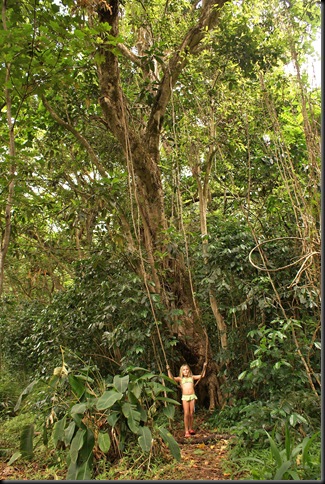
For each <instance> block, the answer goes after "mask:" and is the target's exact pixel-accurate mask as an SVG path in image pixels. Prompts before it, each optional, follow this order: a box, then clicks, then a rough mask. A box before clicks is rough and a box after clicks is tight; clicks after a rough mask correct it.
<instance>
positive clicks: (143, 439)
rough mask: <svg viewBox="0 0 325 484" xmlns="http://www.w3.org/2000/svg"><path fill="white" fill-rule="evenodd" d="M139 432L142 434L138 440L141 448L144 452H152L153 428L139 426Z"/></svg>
mask: <svg viewBox="0 0 325 484" xmlns="http://www.w3.org/2000/svg"><path fill="white" fill-rule="evenodd" d="M138 433H139V434H140V437H139V438H138V442H139V444H140V447H141V449H142V450H143V452H150V449H151V444H152V434H151V430H150V429H149V428H148V427H139V430H138Z"/></svg>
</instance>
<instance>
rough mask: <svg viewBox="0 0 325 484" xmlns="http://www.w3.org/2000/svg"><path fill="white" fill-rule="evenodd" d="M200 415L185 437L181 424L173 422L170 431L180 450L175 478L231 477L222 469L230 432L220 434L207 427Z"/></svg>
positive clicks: (231, 436) (230, 438)
mask: <svg viewBox="0 0 325 484" xmlns="http://www.w3.org/2000/svg"><path fill="white" fill-rule="evenodd" d="M205 417H206V415H204V414H198V415H196V416H195V428H196V434H195V435H193V436H192V437H190V438H185V436H184V429H183V423H177V424H176V425H175V427H174V429H173V430H172V434H173V436H174V438H175V439H176V441H177V442H178V444H179V446H180V449H181V457H182V458H181V461H180V462H179V463H177V470H175V472H176V473H177V476H176V475H175V476H174V477H173V479H176V480H209V481H226V480H231V479H232V477H231V474H230V473H228V472H227V471H226V470H223V465H222V461H223V459H225V457H226V454H227V449H228V447H229V442H230V441H231V440H232V439H233V438H234V436H233V435H229V434H220V433H218V431H217V429H213V431H211V430H208V429H207V427H206V425H205V420H204V419H205Z"/></svg>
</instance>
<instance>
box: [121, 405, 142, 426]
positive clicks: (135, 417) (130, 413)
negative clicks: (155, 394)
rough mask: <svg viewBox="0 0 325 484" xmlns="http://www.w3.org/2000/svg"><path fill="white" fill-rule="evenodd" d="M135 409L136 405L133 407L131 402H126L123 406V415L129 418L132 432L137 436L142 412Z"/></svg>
mask: <svg viewBox="0 0 325 484" xmlns="http://www.w3.org/2000/svg"><path fill="white" fill-rule="evenodd" d="M135 408H136V407H135V405H132V404H131V403H129V402H125V403H123V405H122V412H123V415H124V416H125V417H126V418H127V421H128V426H129V428H130V430H131V431H132V432H133V433H134V434H137V433H138V430H139V425H140V412H138V411H137V410H136V409H135Z"/></svg>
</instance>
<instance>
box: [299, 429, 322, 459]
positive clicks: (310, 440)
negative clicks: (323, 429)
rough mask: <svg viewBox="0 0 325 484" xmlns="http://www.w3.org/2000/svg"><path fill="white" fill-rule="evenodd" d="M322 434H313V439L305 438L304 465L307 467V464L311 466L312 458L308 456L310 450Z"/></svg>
mask: <svg viewBox="0 0 325 484" xmlns="http://www.w3.org/2000/svg"><path fill="white" fill-rule="evenodd" d="M319 434H320V432H319V431H318V432H316V433H315V434H313V435H312V436H311V437H309V436H307V437H305V438H304V440H303V441H302V445H301V449H302V465H303V466H305V465H306V464H309V462H310V456H309V454H308V452H309V449H310V446H311V444H312V443H313V441H314V440H315V439H316V437H318V436H319Z"/></svg>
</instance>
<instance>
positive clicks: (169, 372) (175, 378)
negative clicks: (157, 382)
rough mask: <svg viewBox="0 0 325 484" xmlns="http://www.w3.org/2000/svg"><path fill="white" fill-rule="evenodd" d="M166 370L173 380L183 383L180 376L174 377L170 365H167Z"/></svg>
mask: <svg viewBox="0 0 325 484" xmlns="http://www.w3.org/2000/svg"><path fill="white" fill-rule="evenodd" d="M166 370H167V372H168V376H169V378H171V379H172V380H175V381H177V382H179V381H181V378H180V377H179V376H174V375H173V374H172V372H171V371H170V366H169V365H167V366H166Z"/></svg>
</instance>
